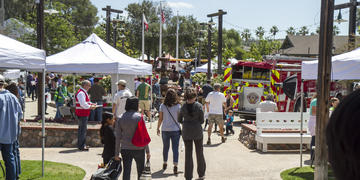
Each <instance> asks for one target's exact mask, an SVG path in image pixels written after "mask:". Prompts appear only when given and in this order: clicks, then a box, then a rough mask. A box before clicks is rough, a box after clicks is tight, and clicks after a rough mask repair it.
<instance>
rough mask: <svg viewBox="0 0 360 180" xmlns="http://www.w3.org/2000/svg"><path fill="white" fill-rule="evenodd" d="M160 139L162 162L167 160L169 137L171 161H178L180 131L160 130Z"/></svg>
mask: <svg viewBox="0 0 360 180" xmlns="http://www.w3.org/2000/svg"><path fill="white" fill-rule="evenodd" d="M161 134H162V140H163V146H164V147H163V158H164V162H167V160H168V153H169V148H170V139H171V146H172V147H171V149H172V151H173V162H174V163H176V164H177V163H178V162H179V141H180V131H162V132H161Z"/></svg>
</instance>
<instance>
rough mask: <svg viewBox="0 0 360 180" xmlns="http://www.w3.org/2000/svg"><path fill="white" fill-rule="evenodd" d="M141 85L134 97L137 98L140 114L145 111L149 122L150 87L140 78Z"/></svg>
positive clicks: (143, 78)
mask: <svg viewBox="0 0 360 180" xmlns="http://www.w3.org/2000/svg"><path fill="white" fill-rule="evenodd" d="M140 81H141V84H140V85H139V87H138V88H137V89H136V97H138V98H139V108H140V109H141V114H144V113H145V111H146V116H147V117H148V118H149V121H150V118H151V117H150V93H151V86H150V85H149V84H148V83H146V82H145V77H141V78H140Z"/></svg>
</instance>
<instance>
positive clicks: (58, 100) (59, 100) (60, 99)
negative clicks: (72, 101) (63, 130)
mask: <svg viewBox="0 0 360 180" xmlns="http://www.w3.org/2000/svg"><path fill="white" fill-rule="evenodd" d="M69 97H70V94H69V92H68V90H67V81H66V80H63V81H62V83H61V86H59V87H58V88H57V89H56V91H55V94H54V101H55V105H56V114H55V118H54V119H60V118H61V114H60V107H62V106H64V104H65V101H66V99H67V98H69Z"/></svg>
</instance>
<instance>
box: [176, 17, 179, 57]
mask: <svg viewBox="0 0 360 180" xmlns="http://www.w3.org/2000/svg"><path fill="white" fill-rule="evenodd" d="M176 59H179V11H178V12H177V22H176Z"/></svg>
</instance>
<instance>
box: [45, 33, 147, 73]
mask: <svg viewBox="0 0 360 180" xmlns="http://www.w3.org/2000/svg"><path fill="white" fill-rule="evenodd" d="M46 68H47V70H48V71H50V72H68V73H99V74H130V75H151V74H152V65H151V64H147V63H144V62H141V61H139V60H137V59H135V58H132V57H129V56H127V55H125V54H123V53H121V52H120V51H118V50H117V49H115V48H113V47H112V46H110V45H109V44H107V43H105V42H104V41H103V40H102V39H100V38H99V37H98V36H97V35H96V34H91V35H90V36H89V37H88V38H87V39H85V40H84V41H83V42H81V43H79V44H77V45H75V46H73V47H71V48H69V49H67V50H65V51H63V52H60V53H57V54H54V55H52V56H49V57H48V58H47V64H46Z"/></svg>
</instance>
